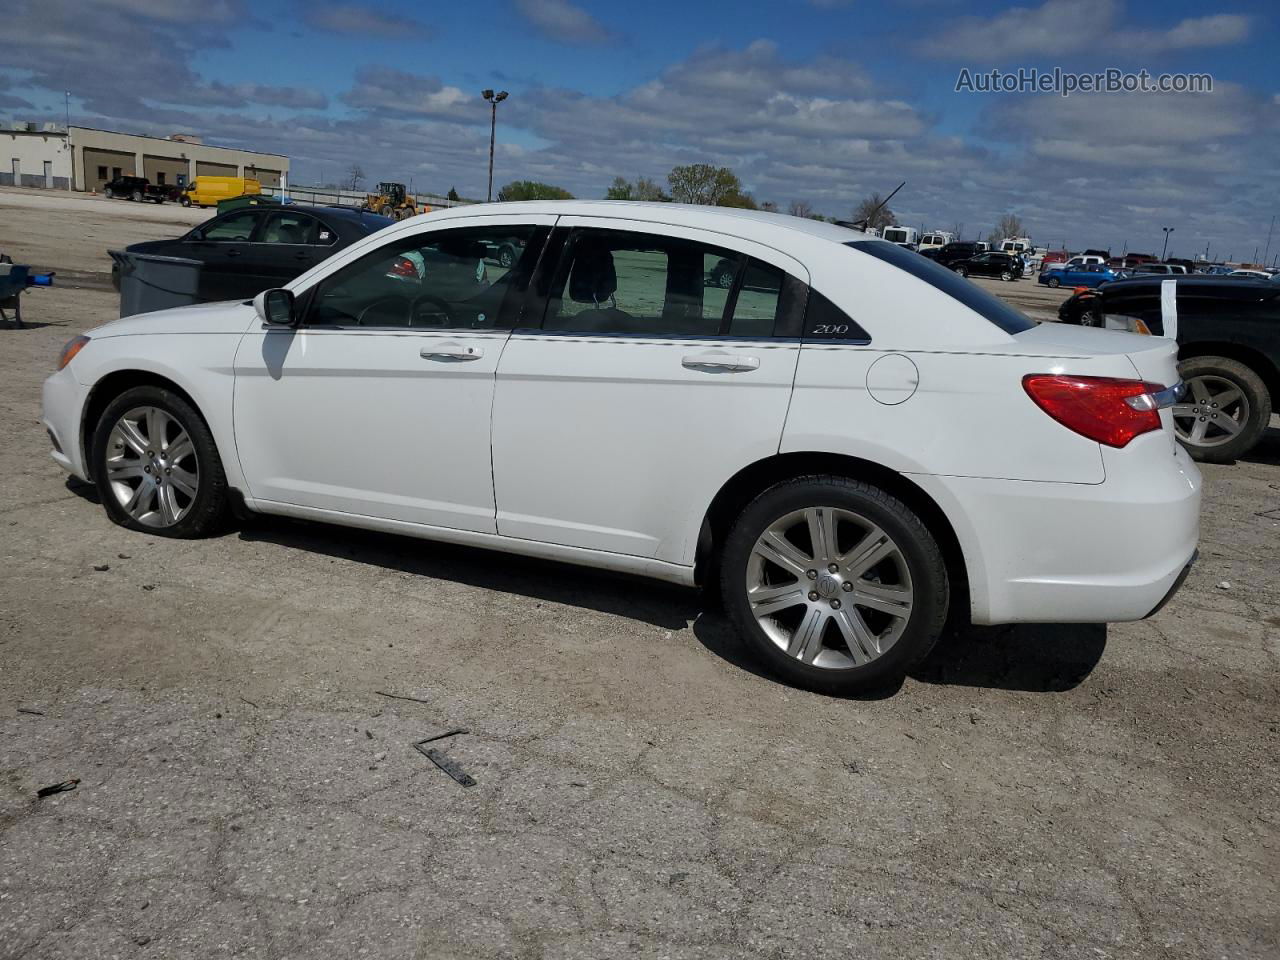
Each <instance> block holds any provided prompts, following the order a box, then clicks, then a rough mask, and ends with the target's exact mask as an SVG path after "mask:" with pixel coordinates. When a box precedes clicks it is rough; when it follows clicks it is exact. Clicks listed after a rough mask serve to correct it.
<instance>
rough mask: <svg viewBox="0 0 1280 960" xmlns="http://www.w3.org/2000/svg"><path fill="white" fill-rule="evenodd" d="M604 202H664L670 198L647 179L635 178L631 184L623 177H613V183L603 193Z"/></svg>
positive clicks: (653, 182)
mask: <svg viewBox="0 0 1280 960" xmlns="http://www.w3.org/2000/svg"><path fill="white" fill-rule="evenodd" d="M604 198H605V199H606V200H648V201H650V202H665V201H667V200H670V199H671V198H670V197H668V196H667V195H666V193H664V192H663V190H662V187H660V186H658V184H657V183H656V182H655V181H653V180H650V179H649V178H648V177H637V178H636V182H635V183H632V182H631V181H630V180H627V179H625V178H624V177H614V178H613V183H611V184H610V185H609V189H608V190H607V191H605V195H604Z"/></svg>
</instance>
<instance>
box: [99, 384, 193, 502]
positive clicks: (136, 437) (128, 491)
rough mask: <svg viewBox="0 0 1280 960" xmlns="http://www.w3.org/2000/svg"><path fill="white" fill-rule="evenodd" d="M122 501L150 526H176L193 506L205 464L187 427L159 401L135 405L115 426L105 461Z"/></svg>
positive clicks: (115, 491) (114, 493)
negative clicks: (164, 408) (158, 402)
mask: <svg viewBox="0 0 1280 960" xmlns="http://www.w3.org/2000/svg"><path fill="white" fill-rule="evenodd" d="M103 466H104V469H105V471H106V478H107V481H108V483H109V486H110V489H111V493H112V494H113V495H114V496H115V498H116V501H117V502H118V503H119V504H120V506H121V507H123V508H124V511H125V512H126V513H128V514H129V516H131V517H132V518H133V519H134V520H136V521H138V522H139V523H141V524H143V525H144V526H148V527H171V526H173V525H174V524H176V523H177V522H178V521H180V520H181V519H182V518H183V517H185V516H186V515H187V513H188V512H190V510H191V507H192V505H193V504H194V503H195V499H196V494H197V492H198V491H199V489H200V464H199V461H198V460H197V458H196V449H195V445H194V444H193V443H192V441H191V437H190V436H189V435H188V433H187V430H186V428H185V427H184V426H183V425H182V424H181V423H180V422H179V421H178V420H177V419H176V418H175V417H174V416H173V415H172V414H170V413H168V412H166V411H164V410H162V409H160V408H159V407H151V406H147V407H135V408H133V409H132V410H129V411H128V412H127V413H125V414H124V415H123V416H121V417H120V419H119V420H117V421H116V423H115V426H113V427H112V428H111V433H110V435H109V436H108V438H107V455H106V462H105V463H104V465H103Z"/></svg>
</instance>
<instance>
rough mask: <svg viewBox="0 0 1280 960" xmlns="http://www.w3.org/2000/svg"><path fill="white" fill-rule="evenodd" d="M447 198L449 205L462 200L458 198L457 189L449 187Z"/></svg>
mask: <svg viewBox="0 0 1280 960" xmlns="http://www.w3.org/2000/svg"><path fill="white" fill-rule="evenodd" d="M448 196H449V202H450V203H457V202H458V201H459V200H461V199H462V198H461V197H460V196H458V188H457V187H450V188H449V194H448Z"/></svg>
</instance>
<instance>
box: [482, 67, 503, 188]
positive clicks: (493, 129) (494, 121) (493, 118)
mask: <svg viewBox="0 0 1280 960" xmlns="http://www.w3.org/2000/svg"><path fill="white" fill-rule="evenodd" d="M480 96H482V97H484V98H485V99H486V100H488V101H489V193H488V198H489V199H488V202H489V203H492V202H493V141H494V137H495V136H496V135H497V132H498V104H500V103H501V102H502V101H503V100H505V99H507V96H508V94H507V91H505V90H499V91H498V92H497V93H494V92H493V91H492V90H481V91H480Z"/></svg>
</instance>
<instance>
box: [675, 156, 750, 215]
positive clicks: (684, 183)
mask: <svg viewBox="0 0 1280 960" xmlns="http://www.w3.org/2000/svg"><path fill="white" fill-rule="evenodd" d="M667 183H669V184H670V185H671V199H672V200H674V201H676V203H697V204H702V205H703V206H709V207H747V208H748V209H753V210H754V209H755V205H756V202H755V200H753V199H752V197H751V195H750V194H747V193H743V191H742V181H741V180H739V179H738V175H737V174H735V173H734V172H733V171H732V170H730V169H729V168H728V167H713V166H712V165H711V164H709V163H691V164H688V165H687V166H683V167H672V168H671V172H670V173H669V174H667Z"/></svg>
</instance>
